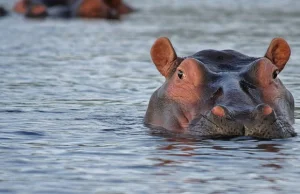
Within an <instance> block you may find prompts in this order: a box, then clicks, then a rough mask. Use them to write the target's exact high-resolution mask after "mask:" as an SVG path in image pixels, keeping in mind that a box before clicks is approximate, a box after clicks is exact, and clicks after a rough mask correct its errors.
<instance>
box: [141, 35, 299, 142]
mask: <svg viewBox="0 0 300 194" xmlns="http://www.w3.org/2000/svg"><path fill="white" fill-rule="evenodd" d="M290 53H291V52H290V47H289V45H288V43H287V42H286V41H285V40H284V39H282V38H275V39H273V40H272V42H271V43H270V45H269V48H268V49H267V52H266V54H265V56H264V57H258V58H257V57H249V56H247V55H244V54H242V53H239V52H237V51H234V50H222V51H217V50H203V51H200V52H197V53H195V54H193V55H191V56H188V57H177V55H176V52H175V50H174V48H173V46H172V44H171V42H170V41H169V39H168V38H165V37H162V38H159V39H157V40H156V42H155V43H154V45H153V46H152V48H151V57H152V60H153V62H154V64H155V65H156V68H157V69H158V71H159V72H160V73H161V74H162V75H163V76H164V77H165V78H166V80H165V82H164V84H163V85H162V86H161V87H160V88H158V89H157V90H156V91H155V92H154V93H153V95H152V96H151V99H150V102H149V105H148V109H147V112H146V115H145V118H144V122H145V124H146V125H148V126H149V127H151V128H154V129H161V130H162V131H167V132H173V133H174V134H177V135H178V134H179V135H187V136H192V137H209V138H220V137H235V136H251V137H255V138H262V139H274V138H288V137H293V136H296V133H295V131H294V129H293V127H292V124H293V123H294V99H293V96H292V94H291V93H290V92H289V91H288V90H287V89H286V88H285V87H284V85H283V84H282V82H281V81H280V79H279V78H278V74H279V73H280V72H281V71H282V70H283V68H284V66H285V64H286V63H287V61H288V59H289V57H290Z"/></svg>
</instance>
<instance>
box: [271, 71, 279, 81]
mask: <svg viewBox="0 0 300 194" xmlns="http://www.w3.org/2000/svg"><path fill="white" fill-rule="evenodd" d="M278 74H279V70H278V69H277V70H275V71H274V72H273V75H272V76H273V79H276V78H277V75H278Z"/></svg>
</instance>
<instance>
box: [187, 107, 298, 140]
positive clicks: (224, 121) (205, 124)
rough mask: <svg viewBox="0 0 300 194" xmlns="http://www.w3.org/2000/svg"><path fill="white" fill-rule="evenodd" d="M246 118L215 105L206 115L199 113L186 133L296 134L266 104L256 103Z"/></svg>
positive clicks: (212, 135)
mask: <svg viewBox="0 0 300 194" xmlns="http://www.w3.org/2000/svg"><path fill="white" fill-rule="evenodd" d="M248 116H249V117H248V119H247V118H244V119H242V120H241V119H235V118H234V117H232V116H231V115H230V113H229V111H228V110H227V109H226V108H225V107H221V106H215V107H214V108H213V109H212V110H211V111H210V112H209V113H207V114H206V115H202V114H200V115H199V116H197V118H195V119H193V120H192V122H191V123H190V125H189V128H188V131H189V132H188V133H189V134H190V135H192V136H196V137H210V138H218V137H237V136H251V137H255V138H260V139H275V138H288V137H294V136H296V133H295V132H294V129H293V127H292V125H291V124H290V123H289V122H288V121H287V120H286V119H285V118H283V117H278V116H276V113H275V111H274V110H273V109H272V108H271V107H270V106H268V105H264V104H261V105H258V106H257V107H256V108H255V110H253V112H252V113H251V114H249V115H248Z"/></svg>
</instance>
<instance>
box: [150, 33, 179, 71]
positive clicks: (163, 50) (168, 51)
mask: <svg viewBox="0 0 300 194" xmlns="http://www.w3.org/2000/svg"><path fill="white" fill-rule="evenodd" d="M150 53H151V58H152V61H153V63H154V64H155V66H156V68H157V69H158V71H159V72H160V73H161V74H162V75H163V76H165V77H167V76H168V73H169V72H170V71H171V69H172V65H173V63H174V61H175V60H176V59H177V55H176V52H175V50H174V48H173V46H172V43H171V42H170V40H169V39H168V38H166V37H161V38H158V39H157V40H156V41H155V43H154V44H153V46H152V48H151V52H150Z"/></svg>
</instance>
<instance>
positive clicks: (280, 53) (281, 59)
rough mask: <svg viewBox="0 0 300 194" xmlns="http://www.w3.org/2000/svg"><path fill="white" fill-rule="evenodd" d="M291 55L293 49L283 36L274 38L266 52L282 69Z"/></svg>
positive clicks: (266, 55)
mask: <svg viewBox="0 0 300 194" xmlns="http://www.w3.org/2000/svg"><path fill="white" fill-rule="evenodd" d="M290 55H291V49H290V46H289V45H288V43H287V42H286V41H285V40H284V39H283V38H274V39H273V40H272V42H271V43H270V46H269V48H268V50H267V52H266V54H265V57H266V58H268V59H270V60H271V61H272V62H273V63H274V64H275V65H276V66H277V67H278V69H279V71H281V70H282V69H283V68H284V66H285V64H286V63H287V61H288V60H289V58H290Z"/></svg>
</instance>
